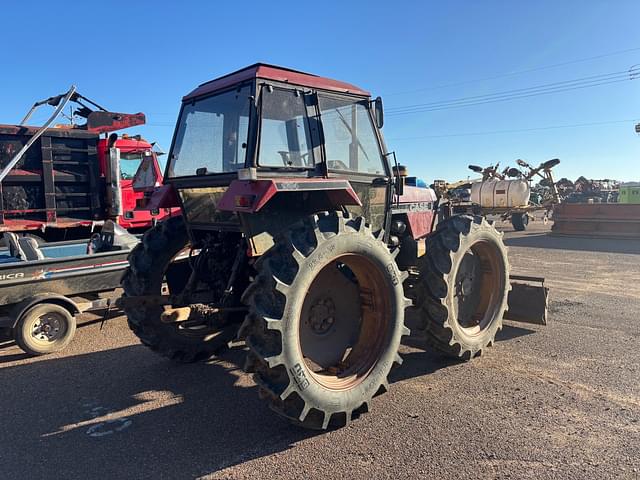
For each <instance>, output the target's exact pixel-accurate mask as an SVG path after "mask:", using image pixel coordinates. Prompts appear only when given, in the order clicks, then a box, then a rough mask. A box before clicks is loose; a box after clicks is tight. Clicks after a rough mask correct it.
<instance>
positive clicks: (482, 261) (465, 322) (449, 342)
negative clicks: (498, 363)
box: [412, 215, 510, 360]
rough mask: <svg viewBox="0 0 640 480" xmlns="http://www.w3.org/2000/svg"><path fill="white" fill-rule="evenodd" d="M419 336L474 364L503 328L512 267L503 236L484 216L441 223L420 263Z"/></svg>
mask: <svg viewBox="0 0 640 480" xmlns="http://www.w3.org/2000/svg"><path fill="white" fill-rule="evenodd" d="M418 266H419V271H420V274H419V278H418V281H417V283H416V285H415V287H414V289H415V291H414V295H415V297H416V298H417V301H416V307H417V316H418V321H417V322H416V323H417V324H416V325H412V331H413V333H414V334H415V336H416V337H418V338H419V339H422V340H424V341H425V342H426V343H427V345H429V346H431V347H433V348H435V349H436V350H437V351H439V352H441V353H443V354H445V355H446V356H449V357H452V358H456V359H462V360H469V359H471V358H473V357H474V356H476V355H480V354H481V353H482V351H483V350H484V349H485V348H486V347H488V346H491V345H492V344H493V342H494V339H495V335H496V333H497V331H498V330H500V329H501V328H502V317H503V315H504V312H505V309H506V307H507V297H508V293H509V288H510V285H509V263H508V259H507V252H506V247H505V246H504V244H503V242H502V235H501V234H500V233H498V231H497V230H496V229H495V228H494V227H493V226H492V225H490V224H489V223H488V222H487V221H486V220H485V219H484V218H483V217H479V216H470V215H459V216H454V217H451V218H449V219H447V220H445V221H444V222H442V223H440V224H438V228H437V229H436V231H435V232H434V233H433V234H432V235H431V236H430V237H428V238H427V245H426V253H425V255H424V256H422V257H421V258H420V260H419V265H418Z"/></svg>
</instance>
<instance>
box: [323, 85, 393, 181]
mask: <svg viewBox="0 0 640 480" xmlns="http://www.w3.org/2000/svg"><path fill="white" fill-rule="evenodd" d="M319 106H320V115H321V118H322V130H323V132H324V147H325V153H326V157H327V167H328V168H329V170H339V171H340V170H341V171H348V172H357V173H364V174H371V175H385V170H384V163H383V160H382V154H381V152H380V148H379V147H378V138H377V136H376V132H375V130H374V128H373V123H372V122H371V117H370V116H369V109H368V102H367V101H366V100H361V101H356V100H348V99H343V98H334V97H329V96H322V95H320V96H319Z"/></svg>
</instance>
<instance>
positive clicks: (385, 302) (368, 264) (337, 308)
mask: <svg viewBox="0 0 640 480" xmlns="http://www.w3.org/2000/svg"><path fill="white" fill-rule="evenodd" d="M389 290H390V288H389V286H388V285H387V282H386V281H385V277H384V275H383V273H382V272H381V271H380V267H378V266H377V265H375V264H374V263H373V262H372V261H371V260H369V259H367V258H365V257H363V256H360V255H355V254H348V255H343V256H340V257H337V258H335V259H333V260H332V261H330V262H329V263H328V264H326V265H325V266H324V267H323V268H322V270H321V271H320V272H319V273H318V275H316V277H315V278H314V279H313V281H312V283H311V285H310V287H309V289H308V291H307V295H306V297H305V301H304V303H303V306H302V310H301V315H300V323H299V329H298V335H299V347H300V351H301V353H302V356H303V357H304V361H305V365H306V367H307V370H308V371H309V373H310V375H311V377H312V378H313V379H314V380H315V381H316V382H317V383H319V384H320V385H322V386H323V387H325V388H328V389H331V390H348V389H350V388H353V387H355V386H356V385H358V384H359V383H361V382H362V381H364V379H365V378H367V376H368V375H369V374H370V373H371V371H372V370H373V369H374V367H375V366H376V364H377V362H378V360H379V358H380V357H381V355H382V353H383V352H384V350H385V348H386V345H387V343H388V338H389V331H390V327H391V317H392V314H391V313H392V312H391V302H390V299H389Z"/></svg>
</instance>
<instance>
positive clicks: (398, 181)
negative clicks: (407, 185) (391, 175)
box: [394, 175, 405, 197]
mask: <svg viewBox="0 0 640 480" xmlns="http://www.w3.org/2000/svg"><path fill="white" fill-rule="evenodd" d="M404 180H405V177H401V176H400V175H396V177H395V180H394V181H395V187H396V195H398V196H399V197H401V196H402V195H404Z"/></svg>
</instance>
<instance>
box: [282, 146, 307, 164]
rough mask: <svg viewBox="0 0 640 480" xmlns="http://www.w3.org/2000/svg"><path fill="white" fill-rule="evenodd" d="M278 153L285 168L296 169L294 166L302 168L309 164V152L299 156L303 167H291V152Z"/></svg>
mask: <svg viewBox="0 0 640 480" xmlns="http://www.w3.org/2000/svg"><path fill="white" fill-rule="evenodd" d="M278 153H279V154H280V158H281V159H282V164H283V165H284V166H285V167H294V166H298V167H302V166H304V165H306V164H307V158H309V152H305V153H301V154H300V155H299V158H300V160H301V165H291V161H290V160H289V157H290V156H291V152H290V151H288V150H278Z"/></svg>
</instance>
